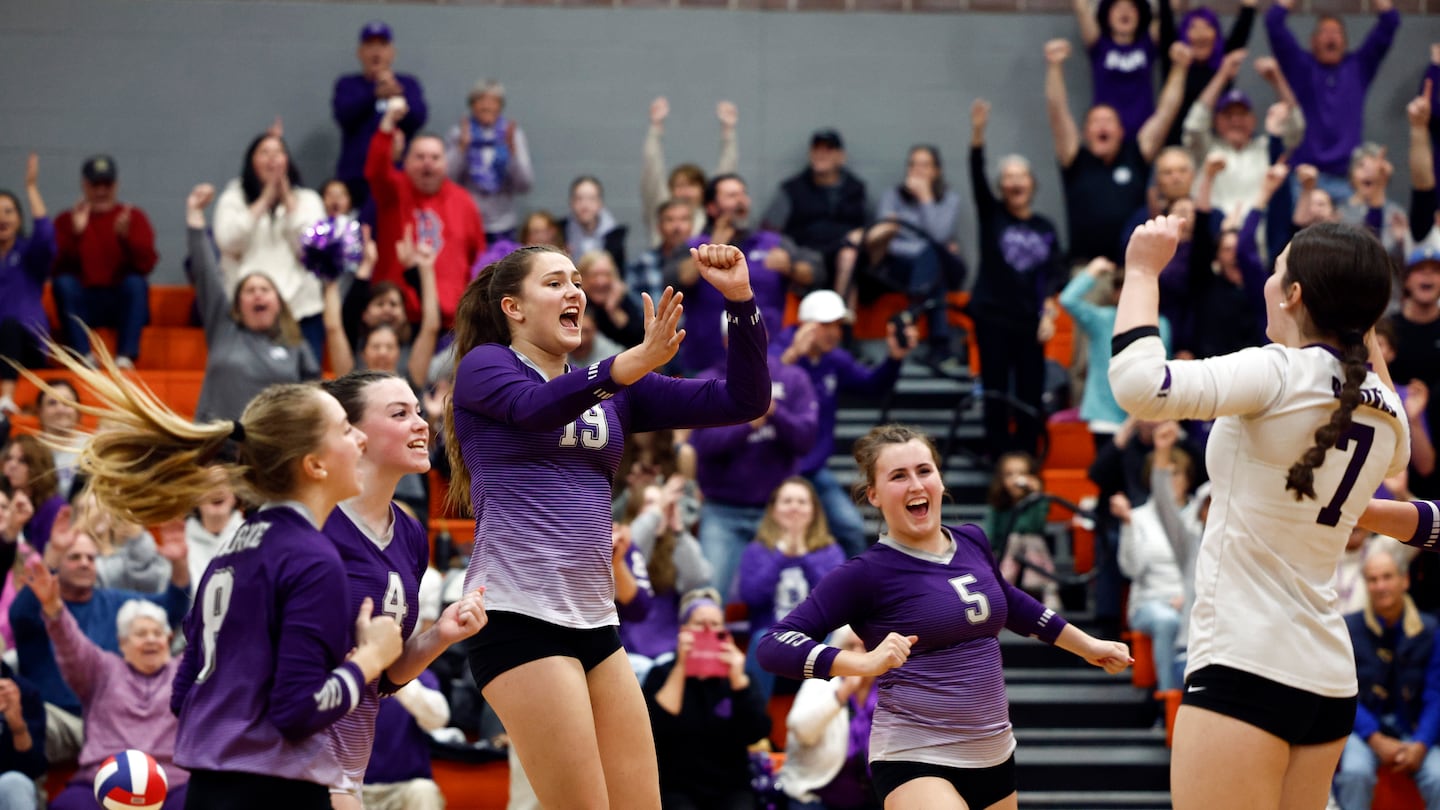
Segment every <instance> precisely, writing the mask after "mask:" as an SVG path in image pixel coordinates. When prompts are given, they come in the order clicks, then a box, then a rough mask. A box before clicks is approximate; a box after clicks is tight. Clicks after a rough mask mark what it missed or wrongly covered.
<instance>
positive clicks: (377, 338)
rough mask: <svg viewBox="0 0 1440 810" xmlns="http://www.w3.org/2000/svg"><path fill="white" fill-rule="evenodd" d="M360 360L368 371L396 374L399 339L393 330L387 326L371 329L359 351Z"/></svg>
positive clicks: (398, 357)
mask: <svg viewBox="0 0 1440 810" xmlns="http://www.w3.org/2000/svg"><path fill="white" fill-rule="evenodd" d="M360 359H361V360H364V361H365V367H366V368H368V369H373V370H375V371H388V372H390V373H391V374H394V373H396V372H397V371H398V370H399V368H400V339H399V338H398V337H396V336H395V330H394V329H391V328H390V327H389V326H380V327H377V328H375V329H371V330H370V332H369V333H368V334H367V335H366V336H365V345H364V346H363V347H361V349H360Z"/></svg>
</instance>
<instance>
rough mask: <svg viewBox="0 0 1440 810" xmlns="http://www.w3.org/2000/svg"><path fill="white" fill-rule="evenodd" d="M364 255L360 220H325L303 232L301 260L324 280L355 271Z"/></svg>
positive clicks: (301, 235)
mask: <svg viewBox="0 0 1440 810" xmlns="http://www.w3.org/2000/svg"><path fill="white" fill-rule="evenodd" d="M364 258H365V241H364V239H363V238H362V236H361V234H360V223H359V222H356V221H355V220H353V219H345V220H342V221H339V222H337V221H335V220H333V219H322V220H320V221H318V222H316V223H315V224H314V225H310V226H308V227H307V228H305V229H304V230H303V231H301V232H300V261H301V263H302V264H304V265H305V267H306V268H307V269H308V270H309V271H310V272H312V273H314V274H315V275H317V276H319V277H320V280H321V281H334V280H336V279H338V278H340V276H342V275H344V274H345V273H353V272H355V268H357V267H359V266H360V262H361V260H362V259H364Z"/></svg>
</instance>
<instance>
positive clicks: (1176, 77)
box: [1135, 0, 1192, 163]
mask: <svg viewBox="0 0 1440 810" xmlns="http://www.w3.org/2000/svg"><path fill="white" fill-rule="evenodd" d="M1163 1H1164V0H1162V2H1163ZM1191 58H1192V54H1191V52H1190V46H1189V45H1186V44H1185V43H1183V42H1176V43H1174V44H1172V45H1171V46H1170V72H1169V73H1168V74H1166V77H1165V86H1164V87H1162V88H1160V98H1159V99H1158V100H1157V101H1156V102H1155V112H1153V113H1151V115H1150V117H1149V118H1147V119H1145V123H1143V124H1141V125H1140V131H1139V132H1138V133H1136V135H1135V142H1136V143H1137V144H1139V146H1140V155H1141V156H1142V157H1144V158H1145V162H1146V163H1149V162H1151V161H1153V160H1154V159H1155V156H1156V155H1158V154H1159V153H1160V148H1161V147H1163V146H1164V145H1165V136H1166V134H1168V133H1169V132H1170V125H1171V124H1173V123H1175V116H1177V115H1179V114H1180V105H1181V104H1182V103H1183V102H1184V100H1185V74H1186V72H1188V71H1189V70H1190V60H1191Z"/></svg>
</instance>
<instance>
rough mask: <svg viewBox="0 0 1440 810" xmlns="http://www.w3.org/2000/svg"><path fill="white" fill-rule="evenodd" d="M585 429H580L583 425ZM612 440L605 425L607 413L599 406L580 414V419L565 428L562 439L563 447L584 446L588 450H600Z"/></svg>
mask: <svg viewBox="0 0 1440 810" xmlns="http://www.w3.org/2000/svg"><path fill="white" fill-rule="evenodd" d="M582 422H583V423H584V426H583V427H580V424H581V423H582ZM609 440H610V428H609V427H608V426H607V425H606V424H605V412H604V411H602V410H600V406H599V405H595V406H592V407H591V408H590V410H588V411H586V412H585V413H582V414H580V418H579V419H576V420H575V421H574V422H571V423H570V424H568V425H566V426H565V435H564V436H561V437H560V446H561V447H574V446H575V445H576V444H582V445H584V446H585V447H586V448H587V449H590V450H599V449H601V448H602V447H604V446H605V443H606V442H608V441H609Z"/></svg>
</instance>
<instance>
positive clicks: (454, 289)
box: [365, 130, 485, 326]
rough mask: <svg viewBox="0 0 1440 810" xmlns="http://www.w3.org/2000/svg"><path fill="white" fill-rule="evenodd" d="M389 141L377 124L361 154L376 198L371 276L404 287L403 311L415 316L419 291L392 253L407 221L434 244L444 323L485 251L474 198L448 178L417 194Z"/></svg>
mask: <svg viewBox="0 0 1440 810" xmlns="http://www.w3.org/2000/svg"><path fill="white" fill-rule="evenodd" d="M393 141H394V136H393V135H392V134H391V133H388V132H383V131H379V130H377V131H376V132H375V137H374V138H372V139H371V140H370V153H369V154H368V155H366V157H365V179H366V180H367V181H368V182H369V183H370V194H371V195H372V196H373V197H374V198H375V212H376V216H375V218H376V231H377V233H376V234H375V243H376V245H377V246H378V247H379V249H380V260H379V262H378V263H377V264H376V266H375V274H374V275H373V276H372V277H371V280H372V281H374V282H380V281H390V282H393V283H395V284H398V285H400V289H401V290H403V291H404V293H405V313H406V315H407V316H408V317H409V318H410V320H411V321H418V320H420V295H419V292H418V291H417V290H415V288H413V287H411V286H410V285H408V284H406V283H405V279H404V273H405V268H404V267H401V266H400V260H399V258H397V257H396V255H395V243H396V242H397V241H399V240H400V238H401V237H402V236H404V235H405V226H406V225H407V224H409V225H412V226H413V227H414V229H415V241H416V243H422V242H429V243H430V244H432V245H434V246H435V247H436V252H435V288H436V292H437V293H438V294H439V297H440V319H441V321H443V322H444V324H445V325H446V326H449V325H450V324H451V323H452V322H453V321H454V320H455V306H456V305H457V304H459V303H460V294H461V293H463V292H464V291H465V285H466V284H467V283H469V281H470V268H471V267H472V266H474V264H475V259H476V258H477V257H478V256H479V255H480V254H481V253H484V252H485V227H484V225H483V224H482V223H481V221H480V211H479V210H478V209H477V208H476V207H475V201H474V200H472V199H471V198H470V195H469V194H468V193H467V192H466V191H465V189H463V188H461V187H460V186H458V185H456V184H455V183H454V182H452V181H450V180H449V179H447V180H445V182H444V184H443V185H442V186H440V191H438V192H436V193H435V194H433V195H430V196H422V195H421V194H420V193H419V192H418V191H416V190H415V187H414V186H413V185H412V184H411V183H410V178H408V177H406V176H405V173H404V172H402V171H400V170H399V169H397V168H395V166H394V164H392V163H391V162H390V155H391V154H392V152H393V145H394V144H393Z"/></svg>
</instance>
